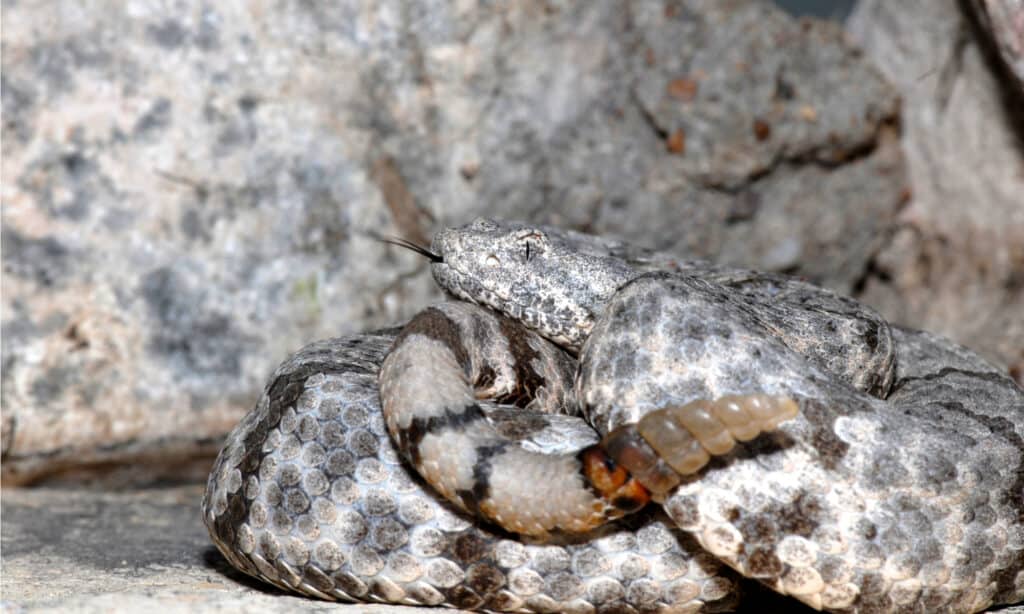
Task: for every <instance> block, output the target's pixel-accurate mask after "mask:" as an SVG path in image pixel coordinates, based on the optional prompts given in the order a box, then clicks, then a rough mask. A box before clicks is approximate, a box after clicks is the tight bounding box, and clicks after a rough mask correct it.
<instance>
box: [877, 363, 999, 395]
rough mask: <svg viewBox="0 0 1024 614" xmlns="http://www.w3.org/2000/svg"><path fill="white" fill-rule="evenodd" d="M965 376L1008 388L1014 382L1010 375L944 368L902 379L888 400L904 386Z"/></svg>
mask: <svg viewBox="0 0 1024 614" xmlns="http://www.w3.org/2000/svg"><path fill="white" fill-rule="evenodd" d="M954 373H955V374H957V375H963V376H964V377H973V378H976V379H980V380H982V381H986V382H991V383H993V384H996V385H998V386H1006V384H1007V383H1010V384H1011V385H1014V384H1013V380H1012V379H1010V377H1009V376H1008V375H1003V374H1002V373H998V372H992V371H969V370H967V369H958V368H956V367H943V368H942V369H939V370H938V371H935V372H934V373H928V374H925V375H911V376H909V377H902V378H900V379H899V381H897V382H896V383H894V384H893V385H892V390H890V391H889V396H888V398H892V397H893V396H895V395H896V393H897V392H899V391H900V389H902V388H903V387H904V386H907V385H908V384H912V383H914V382H931V381H935V380H937V379H942V378H944V377H946V376H947V375H951V374H954Z"/></svg>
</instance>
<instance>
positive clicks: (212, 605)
mask: <svg viewBox="0 0 1024 614" xmlns="http://www.w3.org/2000/svg"><path fill="white" fill-rule="evenodd" d="M201 497H202V488H201V487H199V486H186V487H178V488H172V489H166V490H143V491H135V492H130V493H98V492H90V491H82V490H77V491H76V490H70V491H69V490H51V489H33V490H11V489H8V490H5V491H4V500H3V518H4V522H3V526H2V545H3V569H4V573H3V577H2V580H0V587H2V589H3V601H2V602H0V610H3V611H5V612H97V613H98V612H142V611H156V610H159V611H161V612H223V611H242V610H244V611H246V612H261V613H262V612H267V613H269V612H280V611H281V610H282V609H286V610H287V611H289V612H302V613H306V612H336V611H337V608H338V606H337V605H334V604H331V603H327V602H321V601H314V600H311V599H303V598H301V597H293V596H290V595H286V594H284V593H283V592H280V591H278V590H276V589H274V588H273V587H270V586H268V585H264V584H260V583H257V582H255V581H252V580H250V579H248V578H247V577H246V576H244V575H242V574H241V573H239V572H237V571H235V570H234V569H232V568H231V566H230V565H228V563H227V561H225V560H224V559H223V558H222V557H221V556H220V554H219V553H218V552H217V550H216V548H214V547H213V544H211V543H210V539H209V536H207V534H206V529H205V528H204V527H203V524H202V522H201V520H200V512H199V500H200V498H201ZM348 611H352V612H368V613H375V614H385V613H389V614H403V613H411V612H415V611H420V612H422V611H428V610H426V608H407V607H401V606H379V605H360V606H349V608H348Z"/></svg>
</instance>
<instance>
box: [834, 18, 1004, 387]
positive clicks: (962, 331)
mask: <svg viewBox="0 0 1024 614" xmlns="http://www.w3.org/2000/svg"><path fill="white" fill-rule="evenodd" d="M988 4H992V5H995V4H998V2H993V3H988ZM1005 4H1006V5H1007V6H1009V5H1010V4H1012V3H1005ZM964 6H965V3H961V2H957V0H941V1H938V2H933V1H931V0H914V1H911V2H899V3H895V2H884V1H881V0H862V2H860V3H859V4H858V5H857V8H856V9H855V11H854V13H853V15H852V16H851V18H850V23H849V24H848V25H849V30H850V32H851V34H852V36H853V37H854V38H855V39H856V40H857V41H858V42H859V43H860V44H861V45H862V46H863V47H864V49H865V53H866V54H867V55H868V57H870V58H871V59H872V60H874V61H875V62H876V63H877V65H878V66H879V67H880V68H881V70H882V71H883V72H884V73H885V74H886V77H887V78H888V79H889V80H890V81H891V82H892V83H893V84H894V85H895V86H896V87H897V88H898V89H899V90H900V93H901V95H902V96H903V101H904V103H903V114H902V131H903V138H902V142H903V149H904V152H905V153H906V158H907V165H908V169H909V174H910V183H911V185H912V186H913V194H912V197H911V199H910V201H909V202H908V204H907V206H906V207H905V208H904V209H903V210H902V211H901V212H900V216H899V221H898V223H897V224H896V225H895V226H894V227H893V229H892V233H893V234H892V239H891V241H889V242H888V243H887V244H886V245H885V247H884V248H883V249H882V250H881V251H880V252H879V253H878V255H877V256H876V257H875V259H874V260H873V262H872V263H871V265H870V266H869V267H868V268H867V270H866V272H865V277H864V280H863V283H862V293H861V294H860V298H861V300H864V301H865V302H867V303H869V304H871V305H873V306H875V307H876V308H878V309H879V310H880V311H881V312H882V314H883V315H884V316H886V317H887V318H888V319H891V320H894V321H896V322H899V323H902V324H905V325H909V326H914V327H917V328H924V329H927V330H931V331H934V332H938V333H941V334H944V335H946V336H949V337H951V338H953V339H954V340H956V341H959V342H960V343H963V344H966V345H969V346H971V347H973V348H974V349H976V350H978V351H979V352H981V353H982V354H983V355H985V356H986V357H987V358H990V359H992V360H994V361H996V362H998V363H1001V364H1004V365H1008V366H1009V368H1010V371H1011V373H1013V374H1014V376H1015V378H1016V379H1017V381H1018V382H1022V381H1024V317H1021V314H1022V313H1024V105H1022V104H1020V103H1018V104H1017V105H1016V106H1014V105H1013V103H1012V102H1011V100H1012V99H1008V98H1006V97H1005V96H1004V92H1003V91H1002V88H1003V87H1004V86H1007V85H1009V84H1008V83H1006V82H1005V80H1004V79H1002V77H1001V74H1002V71H1000V70H999V67H998V66H994V65H993V62H992V61H991V58H988V57H986V54H985V47H986V45H985V44H984V43H985V42H986V41H985V34H984V33H983V32H981V31H979V30H978V29H977V28H974V27H972V25H971V23H970V20H969V19H968V18H967V17H966V16H965V14H964V13H963V10H962V9H963V7H964Z"/></svg>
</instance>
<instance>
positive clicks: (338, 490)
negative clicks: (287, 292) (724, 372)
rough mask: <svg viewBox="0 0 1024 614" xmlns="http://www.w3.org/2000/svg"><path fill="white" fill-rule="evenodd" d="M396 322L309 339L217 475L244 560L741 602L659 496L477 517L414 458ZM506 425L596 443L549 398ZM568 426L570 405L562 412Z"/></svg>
mask: <svg viewBox="0 0 1024 614" xmlns="http://www.w3.org/2000/svg"><path fill="white" fill-rule="evenodd" d="M396 332H397V331H396V330H390V331H380V332H377V333H370V334H366V335H359V336H353V337H346V338H340V339H329V340H325V341H321V342H317V343H314V344H311V345H309V346H307V347H305V348H303V349H302V350H300V351H299V352H298V353H297V354H295V355H294V356H293V357H292V358H290V359H289V360H288V361H287V362H285V363H284V364H283V365H281V367H280V368H278V370H277V372H276V373H275V374H274V376H273V377H272V378H271V380H270V383H269V384H268V386H267V388H266V391H265V393H264V395H263V397H262V398H261V400H260V402H259V405H258V406H257V407H256V409H255V410H254V411H253V412H251V413H250V414H249V415H248V416H247V417H246V418H245V420H244V421H243V422H242V423H241V424H239V425H238V427H237V428H236V429H235V430H234V432H233V433H232V434H231V436H230V437H229V439H228V444H227V445H226V446H225V448H224V450H223V451H222V452H221V455H220V457H219V458H218V460H217V463H216V466H215V467H214V470H213V472H212V473H211V475H210V480H209V484H208V487H207V493H206V496H205V498H204V501H203V509H204V516H203V517H204V520H205V522H206V524H207V527H208V528H209V530H210V535H211V537H213V540H214V542H215V543H216V544H217V546H218V548H219V549H220V551H221V552H222V553H223V554H224V556H225V557H227V558H228V560H229V561H230V562H231V563H232V565H234V566H235V567H237V568H238V569H240V570H242V571H244V572H246V573H248V574H250V575H253V576H256V577H258V578H261V579H263V580H265V581H268V582H271V583H272V584H275V585H277V586H279V587H281V588H283V589H286V590H291V591H298V592H301V593H304V594H306V595H310V596H315V597H319V598H322V599H332V600H340V601H355V600H358V601H384V602H391V603H406V604H422V605H438V604H445V605H450V606H455V607H460V608H468V609H478V608H481V609H484V608H486V609H502V610H505V609H526V610H531V611H566V612H570V611H578V612H586V611H592V609H593V608H594V607H601V608H611V609H616V610H617V611H625V612H630V611H654V610H657V609H659V608H665V607H669V606H671V607H673V608H675V609H676V610H677V611H696V610H697V609H700V608H701V607H706V609H708V610H710V611H714V610H722V609H725V610H727V609H731V608H732V607H733V606H734V605H735V603H736V598H737V591H736V590H735V588H736V581H737V578H736V576H735V575H734V574H732V573H731V572H730V571H729V570H728V569H724V568H722V566H721V564H720V563H718V562H717V561H715V560H714V559H713V557H711V556H710V555H708V554H707V553H705V552H703V551H702V550H701V549H700V548H699V547H698V546H697V545H696V544H695V543H694V542H693V540H692V538H690V537H689V536H687V535H686V534H684V533H682V532H681V531H678V530H676V529H674V528H673V527H672V525H671V521H669V520H668V519H667V518H665V516H664V515H663V514H662V513H660V512H657V511H655V510H651V511H650V513H647V512H645V513H642V514H641V515H638V516H637V517H631V518H629V519H627V521H624V522H620V523H614V524H610V525H605V526H604V527H602V528H601V529H600V530H599V531H596V532H594V533H592V534H590V535H587V536H582V537H580V538H577V539H575V540H571V542H569V541H567V542H566V543H563V544H557V543H555V544H537V545H530V544H525V543H522V542H520V541H518V540H515V539H514V538H512V537H510V536H508V535H504V534H500V533H496V532H495V531H493V530H490V529H487V528H484V527H480V526H478V523H474V521H473V519H472V518H471V517H468V516H466V515H464V514H462V513H461V512H459V511H458V510H456V509H455V508H454V507H452V506H450V505H449V504H448V503H447V502H445V501H444V500H443V499H441V498H440V497H439V496H437V495H436V494H434V493H433V492H431V491H430V490H429V489H428V488H427V487H426V486H425V485H423V483H422V482H421V481H420V479H419V477H418V476H416V474H415V473H414V472H413V470H412V469H411V468H409V467H407V466H405V465H403V464H402V463H401V462H400V460H399V456H398V453H397V451H396V450H395V448H394V447H393V446H392V444H391V441H390V439H389V438H388V437H387V433H386V430H385V427H384V420H383V417H382V415H381V411H380V404H379V401H378V398H377V371H378V369H379V365H380V362H381V361H382V360H383V358H384V355H385V353H386V352H387V350H388V348H389V347H390V346H391V343H392V341H393V340H394V337H395V334H396ZM504 411H505V410H495V411H494V412H492V414H497V415H496V416H495V418H496V420H497V422H498V423H499V425H501V428H504V429H507V430H506V432H508V433H510V434H517V436H519V437H527V438H528V439H529V440H530V441H531V442H533V443H534V444H535V445H538V446H540V447H542V448H551V447H553V448H557V447H558V446H561V445H569V446H570V447H577V448H578V447H580V446H582V445H585V444H587V443H592V442H593V439H592V438H587V437H586V436H585V435H583V436H582V437H581V436H579V435H580V434H579V433H578V431H576V432H575V434H574V432H572V431H570V435H568V439H570V440H571V441H570V443H568V444H566V442H565V440H566V438H567V436H566V435H565V434H564V433H560V432H558V431H553V430H552V429H550V428H547V426H548V425H546V424H542V423H540V422H539V421H542V418H541V416H540V415H539V414H537V415H534V416H533V417H532V418H531V420H530V421H528V422H525V423H524V422H521V421H517V420H516V418H515V417H513V416H510V415H509V414H508V413H507V412H506V413H503V412H504ZM551 418H552V422H553V423H554V424H556V425H558V426H559V427H561V424H562V422H563V420H564V419H566V418H567V417H565V416H552V417H551Z"/></svg>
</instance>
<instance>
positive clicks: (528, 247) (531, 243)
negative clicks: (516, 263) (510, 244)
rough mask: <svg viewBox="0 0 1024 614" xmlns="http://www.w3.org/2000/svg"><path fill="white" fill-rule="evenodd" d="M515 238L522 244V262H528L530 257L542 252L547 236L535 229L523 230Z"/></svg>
mask: <svg viewBox="0 0 1024 614" xmlns="http://www.w3.org/2000/svg"><path fill="white" fill-rule="evenodd" d="M516 240H517V241H519V242H520V243H522V244H523V255H524V256H525V258H524V262H529V261H530V258H532V257H534V256H536V255H537V254H542V253H544V250H545V249H546V248H547V244H548V238H547V236H545V235H544V233H542V232H540V231H537V230H524V231H523V232H521V233H520V234H519V235H518V236H517V237H516Z"/></svg>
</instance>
